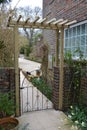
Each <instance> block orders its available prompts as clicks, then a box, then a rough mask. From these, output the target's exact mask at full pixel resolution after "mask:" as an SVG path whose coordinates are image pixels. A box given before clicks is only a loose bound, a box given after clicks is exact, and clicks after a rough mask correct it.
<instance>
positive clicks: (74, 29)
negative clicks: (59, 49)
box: [73, 27, 76, 36]
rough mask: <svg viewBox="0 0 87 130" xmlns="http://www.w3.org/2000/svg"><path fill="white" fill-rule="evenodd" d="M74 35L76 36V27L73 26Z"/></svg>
mask: <svg viewBox="0 0 87 130" xmlns="http://www.w3.org/2000/svg"><path fill="white" fill-rule="evenodd" d="M73 36H76V27H74V28H73Z"/></svg>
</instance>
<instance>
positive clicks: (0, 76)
mask: <svg viewBox="0 0 87 130" xmlns="http://www.w3.org/2000/svg"><path fill="white" fill-rule="evenodd" d="M11 90H15V75H14V69H13V68H10V69H9V68H0V92H8V91H11Z"/></svg>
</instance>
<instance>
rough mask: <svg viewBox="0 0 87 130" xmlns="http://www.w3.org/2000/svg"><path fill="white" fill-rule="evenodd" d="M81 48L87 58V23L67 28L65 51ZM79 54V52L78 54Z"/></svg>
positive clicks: (72, 51)
mask: <svg viewBox="0 0 87 130" xmlns="http://www.w3.org/2000/svg"><path fill="white" fill-rule="evenodd" d="M78 48H79V49H80V50H81V51H82V52H83V56H84V58H87V23H84V24H81V25H78V26H74V27H71V28H69V29H65V35H64V52H66V51H68V50H69V51H71V53H72V54H74V51H75V50H77V49H78ZM76 56H78V54H76Z"/></svg>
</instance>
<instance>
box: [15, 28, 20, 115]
mask: <svg viewBox="0 0 87 130" xmlns="http://www.w3.org/2000/svg"><path fill="white" fill-rule="evenodd" d="M17 37H18V27H17V26H14V46H15V52H14V53H15V54H14V60H15V88H16V91H15V92H16V116H19V67H18V55H19V50H18V38H17Z"/></svg>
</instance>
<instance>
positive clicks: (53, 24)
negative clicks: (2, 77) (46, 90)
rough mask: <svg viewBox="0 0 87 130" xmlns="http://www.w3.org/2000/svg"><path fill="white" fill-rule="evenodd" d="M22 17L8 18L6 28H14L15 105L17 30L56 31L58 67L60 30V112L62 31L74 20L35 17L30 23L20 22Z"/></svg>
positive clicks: (60, 94)
mask: <svg viewBox="0 0 87 130" xmlns="http://www.w3.org/2000/svg"><path fill="white" fill-rule="evenodd" d="M21 19H22V16H21V15H20V16H19V17H18V19H17V20H14V19H13V18H12V17H11V16H10V17H9V18H8V24H7V26H8V27H13V28H14V43H15V77H16V105H17V106H19V100H18V99H19V86H18V84H19V71H18V39H17V32H18V28H33V29H51V30H56V66H58V46H59V40H58V34H59V30H60V32H61V33H60V62H59V67H60V80H59V106H58V108H59V109H60V110H62V104H63V65H64V63H63V61H64V52H63V51H64V29H65V28H68V27H69V26H70V25H71V24H74V23H76V22H77V21H76V20H73V21H69V20H67V19H66V20H64V19H58V20H56V18H53V19H51V20H47V18H43V19H40V17H38V16H37V17H36V18H35V19H34V20H33V21H31V19H30V17H28V18H27V19H26V20H25V21H22V20H21ZM16 115H17V116H19V107H17V109H16Z"/></svg>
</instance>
